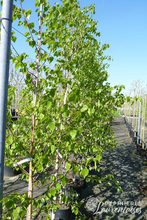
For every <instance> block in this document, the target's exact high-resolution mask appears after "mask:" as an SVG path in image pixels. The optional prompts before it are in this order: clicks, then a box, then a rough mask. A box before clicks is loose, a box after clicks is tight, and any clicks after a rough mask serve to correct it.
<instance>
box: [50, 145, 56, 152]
mask: <svg viewBox="0 0 147 220" xmlns="http://www.w3.org/2000/svg"><path fill="white" fill-rule="evenodd" d="M54 152H55V146H54V145H51V153H52V154H54Z"/></svg>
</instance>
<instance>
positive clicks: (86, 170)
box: [81, 168, 89, 178]
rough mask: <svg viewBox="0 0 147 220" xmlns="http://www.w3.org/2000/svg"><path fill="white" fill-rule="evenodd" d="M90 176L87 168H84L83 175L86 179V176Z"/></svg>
mask: <svg viewBox="0 0 147 220" xmlns="http://www.w3.org/2000/svg"><path fill="white" fill-rule="evenodd" d="M88 174H89V170H88V169H87V168H84V169H82V170H81V175H82V176H83V177H84V178H86V176H88Z"/></svg>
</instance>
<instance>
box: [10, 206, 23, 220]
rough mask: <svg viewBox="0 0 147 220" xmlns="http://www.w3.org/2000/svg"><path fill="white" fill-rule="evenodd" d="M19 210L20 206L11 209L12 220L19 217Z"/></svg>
mask: <svg viewBox="0 0 147 220" xmlns="http://www.w3.org/2000/svg"><path fill="white" fill-rule="evenodd" d="M20 210H21V209H20V207H17V208H16V209H14V210H13V212H12V217H13V219H14V220H17V219H19V213H20Z"/></svg>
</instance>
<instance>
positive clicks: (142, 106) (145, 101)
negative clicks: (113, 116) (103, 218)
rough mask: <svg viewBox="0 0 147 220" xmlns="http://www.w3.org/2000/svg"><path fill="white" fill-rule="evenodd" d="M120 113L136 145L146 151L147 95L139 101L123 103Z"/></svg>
mask: <svg viewBox="0 0 147 220" xmlns="http://www.w3.org/2000/svg"><path fill="white" fill-rule="evenodd" d="M122 113H123V115H124V117H125V120H126V123H127V125H128V126H129V130H130V132H131V135H132V136H133V138H134V140H135V142H136V144H137V145H138V146H140V147H141V148H142V149H144V150H145V149H147V95H146V96H144V97H142V98H141V99H140V100H139V99H138V100H136V101H135V100H134V101H130V102H125V103H124V105H123V108H122Z"/></svg>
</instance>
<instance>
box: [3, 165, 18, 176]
mask: <svg viewBox="0 0 147 220" xmlns="http://www.w3.org/2000/svg"><path fill="white" fill-rule="evenodd" d="M18 174H20V171H17V170H14V169H13V168H11V167H7V166H5V167H4V178H9V177H14V176H17V175H18Z"/></svg>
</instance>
